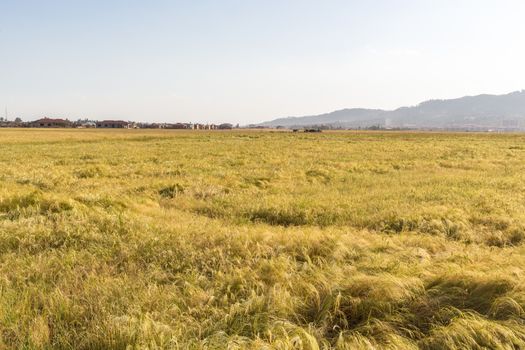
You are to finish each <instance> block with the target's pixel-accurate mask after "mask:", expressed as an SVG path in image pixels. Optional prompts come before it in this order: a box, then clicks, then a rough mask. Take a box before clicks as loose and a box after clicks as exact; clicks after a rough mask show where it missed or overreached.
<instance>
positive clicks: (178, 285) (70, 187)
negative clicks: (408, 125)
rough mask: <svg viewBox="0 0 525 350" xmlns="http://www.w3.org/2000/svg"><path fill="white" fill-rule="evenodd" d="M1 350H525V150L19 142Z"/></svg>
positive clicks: (65, 139)
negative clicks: (20, 349) (418, 349)
mask: <svg viewBox="0 0 525 350" xmlns="http://www.w3.org/2000/svg"><path fill="white" fill-rule="evenodd" d="M0 164H1V167H0V348H5V349H10V348H26V349H139V348H150V349H187V348H190V349H216V348H219V349H220V348H227V347H228V348H230V349H283V350H284V349H379V348H381V349H410V348H414V349H417V348H421V349H481V348H487V349H489V348H490V349H519V348H525V324H524V321H525V311H524V309H525V284H524V283H523V282H522V281H523V277H524V266H525V248H524V247H525V246H524V245H523V244H522V243H523V241H524V239H525V181H524V180H525V136H524V135H519V134H515V135H511V134H506V135H498V134H439V133H372V132H366V133H365V132H363V133H358V132H333V133H322V134H311V135H310V134H292V133H279V132H253V131H234V132H177V131H160V130H159V131H155V130H147V131H137V130H121V131H101V130H0Z"/></svg>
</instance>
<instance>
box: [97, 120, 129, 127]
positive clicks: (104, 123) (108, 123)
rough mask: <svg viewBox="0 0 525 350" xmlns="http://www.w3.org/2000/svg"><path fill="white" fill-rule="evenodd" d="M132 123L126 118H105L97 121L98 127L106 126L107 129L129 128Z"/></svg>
mask: <svg viewBox="0 0 525 350" xmlns="http://www.w3.org/2000/svg"><path fill="white" fill-rule="evenodd" d="M129 127H130V123H128V122H126V121H124V120H103V121H101V122H97V128H106V129H129Z"/></svg>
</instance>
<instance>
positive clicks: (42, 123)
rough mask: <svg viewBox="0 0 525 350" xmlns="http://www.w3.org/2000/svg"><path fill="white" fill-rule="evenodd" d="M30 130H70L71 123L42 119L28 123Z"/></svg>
mask: <svg viewBox="0 0 525 350" xmlns="http://www.w3.org/2000/svg"><path fill="white" fill-rule="evenodd" d="M29 126H30V127H31V128H70V127H72V126H73V123H72V122H70V121H69V120H67V119H52V118H42V119H38V120H35V121H33V122H30V123H29Z"/></svg>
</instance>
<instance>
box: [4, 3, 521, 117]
mask: <svg viewBox="0 0 525 350" xmlns="http://www.w3.org/2000/svg"><path fill="white" fill-rule="evenodd" d="M524 18H525V1H523V0H515V1H511V0H493V1H484V0H463V1H462V0H432V1H431V0H411V1H410V0H390V1H387V0H367V1H362V0H361V1H353V0H345V1H343V0H332V1H330V0H324V1H323V0H317V1H310V0H259V1H255V0H214V1H211V0H208V1H199V0H194V1H191V0H187V1H177V0H165V1H164V0H142V1H133V0H82V1H80V0H31V1H29V0H0V106H1V110H2V113H1V114H2V116H3V114H4V113H3V109H4V106H6V105H7V107H8V109H9V115H10V116H11V117H12V118H13V117H15V116H21V117H22V118H23V119H26V120H30V119H35V118H37V117H40V116H45V115H46V116H57V117H58V116H62V117H69V118H70V119H77V118H79V117H89V118H95V119H102V118H118V119H129V120H150V121H205V122H206V121H209V122H221V121H230V122H235V123H237V122H239V123H241V124H244V123H249V122H257V121H262V120H268V119H273V118H275V117H282V116H289V115H311V114H318V113H323V112H329V111H332V110H336V109H341V108H347V107H368V108H387V109H390V108H395V107H399V106H402V105H414V104H417V103H418V102H421V101H423V100H426V99H430V98H450V97H459V96H463V95H473V94H479V93H498V94H499V93H506V92H511V91H514V90H521V89H523V88H525V45H524V44H523V42H524V40H525V21H524Z"/></svg>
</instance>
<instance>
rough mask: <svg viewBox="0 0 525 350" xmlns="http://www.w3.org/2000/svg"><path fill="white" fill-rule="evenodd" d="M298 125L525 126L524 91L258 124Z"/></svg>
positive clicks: (273, 125)
mask: <svg viewBox="0 0 525 350" xmlns="http://www.w3.org/2000/svg"><path fill="white" fill-rule="evenodd" d="M258 125H259V126H266V127H285V128H300V127H312V126H325V127H334V128H366V127H371V126H379V127H384V128H415V129H418V128H425V129H426V128H430V129H432V128H435V129H483V130H484V129H516V130H519V129H525V90H519V91H514V92H511V93H508V94H503V95H491V94H480V95H474V96H464V97H459V98H453V99H431V100H427V101H423V102H421V103H419V104H417V105H415V106H405V107H399V108H397V109H394V110H383V109H367V108H345V109H340V110H336V111H333V112H329V113H323V114H318V115H309V116H302V117H284V118H277V119H274V120H271V121H267V122H263V123H260V124H258Z"/></svg>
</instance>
